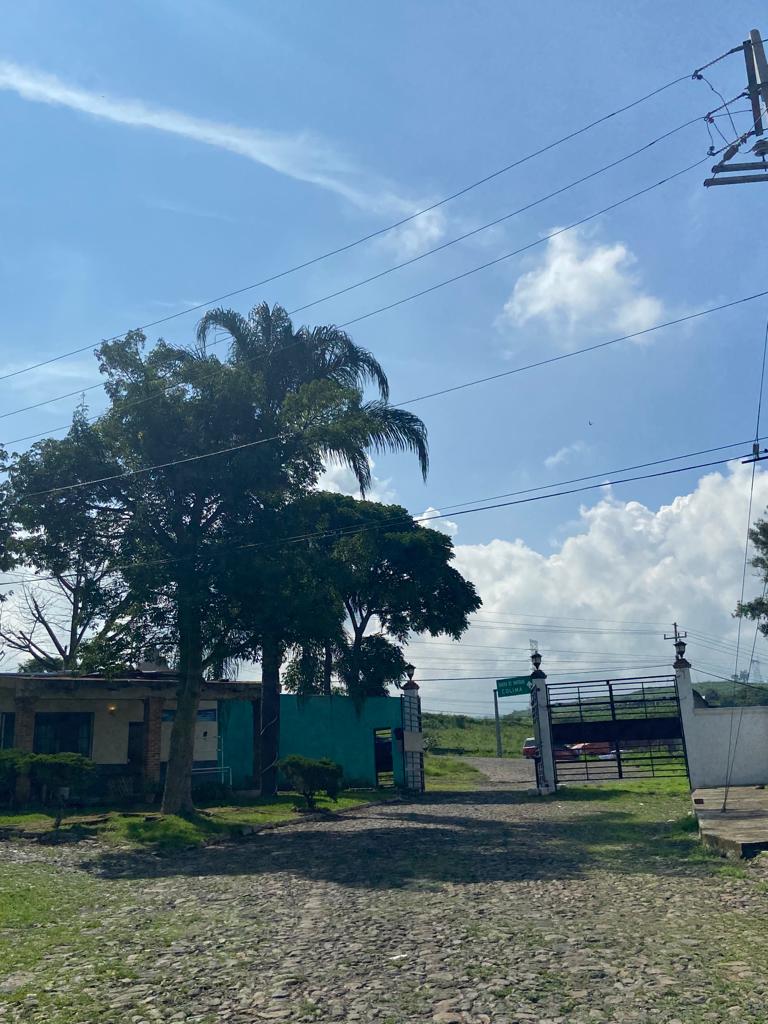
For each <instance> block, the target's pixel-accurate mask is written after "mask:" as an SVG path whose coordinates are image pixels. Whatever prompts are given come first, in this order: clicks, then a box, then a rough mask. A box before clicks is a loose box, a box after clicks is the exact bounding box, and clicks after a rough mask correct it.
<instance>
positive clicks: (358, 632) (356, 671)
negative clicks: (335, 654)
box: [347, 623, 365, 697]
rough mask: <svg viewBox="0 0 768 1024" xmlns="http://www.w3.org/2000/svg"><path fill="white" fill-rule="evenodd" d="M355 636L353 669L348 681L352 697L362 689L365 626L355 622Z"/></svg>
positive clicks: (348, 688) (353, 642)
mask: <svg viewBox="0 0 768 1024" xmlns="http://www.w3.org/2000/svg"><path fill="white" fill-rule="evenodd" d="M352 628H353V632H354V638H353V640H352V659H351V661H352V671H351V672H350V675H349V681H348V683H347V690H348V691H349V695H350V696H351V697H355V696H357V695H358V692H359V690H360V648H361V646H362V642H363V632H364V630H365V626H362V627H361V626H358V625H357V624H355V623H353V627H352Z"/></svg>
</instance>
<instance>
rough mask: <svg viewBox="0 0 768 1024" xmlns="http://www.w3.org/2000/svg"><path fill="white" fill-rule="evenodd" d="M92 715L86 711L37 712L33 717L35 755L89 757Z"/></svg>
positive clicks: (91, 739) (91, 737) (91, 738)
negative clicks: (65, 754) (67, 754)
mask: <svg viewBox="0 0 768 1024" xmlns="http://www.w3.org/2000/svg"><path fill="white" fill-rule="evenodd" d="M92 741H93V715H92V714H90V713H89V712H87V711H38V712H37V714H36V715H35V753H36V754H63V753H73V754H83V755H84V756H85V757H90V756H91V743H92Z"/></svg>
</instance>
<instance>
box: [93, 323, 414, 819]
mask: <svg viewBox="0 0 768 1024" xmlns="http://www.w3.org/2000/svg"><path fill="white" fill-rule="evenodd" d="M214 328H221V329H223V330H225V331H226V332H227V333H228V334H229V336H230V339H231V346H230V350H229V355H228V358H227V359H226V360H220V359H218V358H216V357H215V356H213V355H212V354H211V353H210V352H209V351H208V345H207V339H208V337H209V334H210V332H211V330H213V329H214ZM144 343H145V338H144V336H143V335H142V334H141V333H140V332H132V333H131V334H129V335H127V336H126V338H124V339H121V340H119V341H116V342H109V343H105V344H104V345H102V347H101V350H100V361H101V368H102V372H103V373H104V374H105V375H106V387H107V391H108V394H109V396H110V399H111V407H110V410H109V411H108V413H107V414H105V416H104V417H102V419H101V421H100V425H99V429H100V431H101V433H102V436H103V437H104V439H105V443H106V444H107V447H108V449H109V451H110V455H111V457H112V459H113V460H114V461H115V462H116V464H117V465H118V467H119V473H120V474H121V475H119V476H118V475H117V474H113V479H112V480H111V481H110V482H109V484H108V486H109V487H110V488H111V501H112V502H113V503H114V505H115V506H116V507H117V508H119V510H120V513H121V517H122V518H121V532H120V562H121V563H122V566H123V568H122V575H123V577H124V578H125V580H126V581H127V583H128V585H129V588H130V592H131V594H132V595H133V597H134V599H137V600H140V601H141V602H142V603H143V604H144V605H145V606H148V607H155V608H160V609H164V610H167V611H168V613H169V621H168V630H169V636H171V637H172V638H173V639H174V641H175V644H176V646H177V650H178V671H179V678H180V682H179V687H178V694H177V712H176V716H175V719H174V725H173V730H172V734H171V749H170V757H169V762H168V770H167V773H166V784H165V791H164V795H163V805H162V806H163V810H164V811H165V812H167V813H177V812H179V811H184V810H188V809H191V807H192V797H191V789H190V781H191V765H192V756H193V742H194V723H195V714H196V709H197V705H198V702H199V695H200V688H201V686H202V679H203V675H204V672H205V670H206V664H209V665H210V664H218V663H220V662H221V661H222V660H224V659H226V658H228V657H242V656H245V655H246V654H247V653H250V654H253V653H254V652H255V651H256V650H257V649H258V654H259V656H260V657H261V661H262V680H263V700H262V716H263V718H262V758H263V761H262V764H263V766H265V767H266V766H268V768H269V770H268V771H266V772H265V771H263V773H262V776H263V779H262V781H263V788H264V790H265V792H270V791H273V789H274V783H275V777H276V776H275V764H276V761H277V736H278V734H279V733H278V731H279V691H280V674H279V673H280V665H281V662H282V658H283V654H284V651H285V649H286V645H287V643H289V642H292V636H291V630H290V629H286V628H285V625H284V622H283V618H284V612H283V610H282V609H281V606H280V602H279V601H276V600H275V591H274V588H273V587H269V586H265V585H264V583H265V581H266V582H267V583H268V582H269V580H270V578H271V580H272V581H273V582H274V580H275V573H274V570H272V573H271V577H270V572H269V569H270V566H269V564H268V561H267V560H266V559H265V558H263V557H259V559H258V560H257V564H256V565H255V566H254V568H258V569H259V571H260V572H261V573H262V579H261V580H260V579H259V578H257V577H252V578H251V580H250V581H249V590H248V589H244V587H243V586H242V585H241V586H240V587H239V588H235V587H234V585H233V584H232V583H231V582H230V577H231V576H234V575H236V573H235V570H236V569H237V567H238V566H241V567H242V566H243V565H245V564H246V561H247V559H246V557H245V552H246V551H252V552H258V551H261V550H262V549H263V550H267V548H266V547H262V546H264V545H268V544H269V543H270V542H274V540H275V536H276V535H277V537H278V539H279V538H280V530H279V529H278V526H279V524H280V521H281V513H283V512H284V510H285V509H286V507H287V506H288V505H289V504H290V502H291V501H292V500H295V498H296V497H297V496H300V495H301V494H302V493H305V492H306V491H307V490H308V489H309V488H311V487H312V486H313V485H314V484H315V481H316V479H317V477H318V475H319V474H320V472H321V470H322V468H323V461H324V459H326V458H328V457H334V458H336V459H338V460H339V461H341V462H342V463H343V464H345V465H347V466H349V467H350V468H351V469H352V470H353V471H354V473H355V475H356V476H357V479H358V481H359V483H360V486H361V488H362V489H365V488H366V487H368V486H369V484H370V464H369V460H368V451H369V450H371V449H373V450H381V449H388V450H401V451H413V452H415V453H416V454H417V456H418V458H419V461H420V464H421V467H422V472H423V473H426V471H427V443H426V431H425V428H424V425H423V424H422V423H421V421H420V420H419V419H418V417H416V416H414V415H413V414H412V413H409V412H406V411H405V410H402V409H392V408H391V407H390V406H389V405H388V404H387V396H388V391H387V385H386V377H385V375H384V372H383V370H382V369H381V367H380V366H379V364H378V363H377V361H376V360H375V359H374V358H373V356H372V355H371V354H370V353H368V352H366V351H365V350H364V349H361V348H360V347H359V346H357V345H355V344H354V343H353V342H352V341H351V339H350V338H349V337H348V336H347V335H346V334H344V333H343V332H342V331H339V330H338V329H336V328H332V327H328V328H322V327H319V328H314V329H309V328H300V329H299V330H294V328H293V325H292V324H291V321H290V319H289V318H288V316H287V314H286V313H285V311H284V310H283V309H281V308H280V307H277V306H276V307H274V308H273V309H269V307H267V306H266V305H261V306H258V307H256V308H255V309H254V310H253V311H252V312H251V314H250V315H249V316H248V317H243V316H241V315H240V314H239V313H236V312H234V311H232V310H221V309H219V310H212V311H210V312H209V313H208V314H206V316H205V317H204V318H203V320H202V321H201V324H200V327H199V330H198V347H197V350H196V351H194V352H191V351H189V350H186V349H181V348H177V347H174V346H171V345H169V344H167V343H165V342H162V341H161V342H158V344H157V345H155V347H154V348H153V349H152V350H151V351H149V352H148V353H146V354H144V351H143V347H144ZM368 383H373V384H374V386H375V387H376V388H377V389H378V392H379V398H378V399H376V400H374V401H366V400H365V397H364V388H365V385H366V384H368ZM210 452H216V453H219V454H217V455H216V457H215V458H213V457H211V458H207V457H205V458H200V456H207V455H208V454H209V453H210ZM154 465H158V466H159V467H160V468H158V469H152V470H149V469H147V467H150V466H154ZM237 551H240V552H241V554H236V552H237ZM238 575H239V578H240V579H241V580H242V572H240V573H239V574H238ZM249 593H250V595H251V597H253V596H254V595H255V596H256V598H257V599H256V600H249V599H248V596H249ZM251 606H253V607H256V608H258V610H259V615H258V617H256V615H255V612H254V610H253V607H251ZM245 628H247V630H248V635H247V636H245V635H244V629H245Z"/></svg>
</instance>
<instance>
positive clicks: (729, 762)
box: [722, 319, 768, 812]
mask: <svg viewBox="0 0 768 1024" xmlns="http://www.w3.org/2000/svg"><path fill="white" fill-rule="evenodd" d="M766 358H768V319H767V320H766V323H765V333H764V336H763V356H762V362H761V366H760V387H759V390H758V396H757V416H756V420H755V441H754V445H753V449H752V451H753V454H752V476H751V479H750V484H749V502H748V505H747V536H746V539H745V541H744V565H743V567H742V572H741V596H740V598H739V615H738V622H737V624H736V656H735V664H734V669H733V676H734V679H736V677H737V675H738V671H739V650H740V645H741V623H742V621H743V618H744V615H743V613H742V612H741V607H742V605H743V604H744V589H745V587H746V582H747V564H748V561H749V534H750V530H751V529H752V500H753V497H754V493H755V473H756V472H757V463H758V461H759V459H760V444H759V434H760V417H761V414H762V407H763V388H764V386H765V364H766ZM756 642H757V636H755V643H756ZM753 650H754V647H753ZM735 696H736V689H735V683H734V699H735ZM743 716H744V709H743V708H742V709H741V713H740V715H739V723H738V728H737V730H736V738H735V741H734V742H733V755H731V741H732V740H733V718H734V715H733V712H731V716H730V719H731V720H730V726H729V729H728V754H727V756H726V759H725V763H726V773H725V787H724V789H723V806H722V811H723V812H724V811H725V809H726V806H727V804H728V792H729V790H730V783H731V775H732V773H733V768H734V765H735V763H736V752H737V750H738V742H739V733H740V732H741V721H742V718H743Z"/></svg>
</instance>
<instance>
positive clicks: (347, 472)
mask: <svg viewBox="0 0 768 1024" xmlns="http://www.w3.org/2000/svg"><path fill="white" fill-rule="evenodd" d="M368 464H369V466H370V467H371V470H372V471H373V469H374V467H375V465H376V464H375V463H374V461H373V459H371V458H370V457H369V459H368ZM391 483H392V481H391V480H390V479H389V478H387V479H386V480H382V479H381V478H380V477H377V476H376V474H375V473H373V472H371V488H370V490H369V491H368V493H367V494H366V496H365V497H366V501H381V502H384V503H386V502H391V501H393V500H394V497H395V491H394V489H393V488H392V487H391V486H390V485H391ZM317 489H318V490H319V491H330V492H331V493H332V494H351V495H352V497H354V498H360V497H361V495H360V488H359V486H358V483H357V479H356V477H355V474H354V473H353V472H352V470H351V469H350V468H349V466H344V465H342V464H341V463H340V462H334V461H329V462H328V463H327V464H326V467H325V470H324V471H323V473H322V474H321V475H320V478H319V480H318V481H317Z"/></svg>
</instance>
